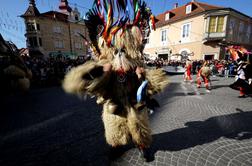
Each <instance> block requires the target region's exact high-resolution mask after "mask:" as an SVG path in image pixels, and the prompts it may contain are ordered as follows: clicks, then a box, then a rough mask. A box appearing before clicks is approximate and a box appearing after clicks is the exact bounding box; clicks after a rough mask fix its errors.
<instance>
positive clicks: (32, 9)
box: [21, 5, 40, 17]
mask: <svg viewBox="0 0 252 166" xmlns="http://www.w3.org/2000/svg"><path fill="white" fill-rule="evenodd" d="M39 15H40V13H39V10H38V9H37V7H36V6H33V5H30V6H29V7H28V9H27V10H26V12H25V13H24V14H23V15H21V17H34V16H39Z"/></svg>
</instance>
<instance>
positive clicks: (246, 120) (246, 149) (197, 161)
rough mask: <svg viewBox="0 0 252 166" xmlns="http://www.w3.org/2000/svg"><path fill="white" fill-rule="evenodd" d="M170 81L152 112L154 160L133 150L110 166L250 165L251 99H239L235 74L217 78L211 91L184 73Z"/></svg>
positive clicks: (251, 151)
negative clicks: (234, 85)
mask: <svg viewBox="0 0 252 166" xmlns="http://www.w3.org/2000/svg"><path fill="white" fill-rule="evenodd" d="M170 79H171V84H170V86H169V87H168V88H167V89H166V91H165V92H164V93H163V94H161V95H159V96H158V98H159V101H160V105H161V107H160V108H159V109H157V110H156V111H155V113H154V114H152V115H151V127H152V131H153V144H152V147H151V154H152V155H153V157H154V160H153V161H152V162H149V163H146V162H144V160H143V159H142V158H141V157H140V155H139V152H138V150H137V149H136V148H134V149H130V150H128V151H127V152H126V153H124V154H123V155H122V156H121V157H120V158H119V159H117V160H115V161H114V162H113V164H112V165H118V166H119V165H120V166H122V165H139V166H142V165H146V166H147V165H158V166H163V165H167V166H171V165H172V166H173V165H174V166H194V165H197V166H203V165H206V166H227V165H229V166H251V165H252V139H251V138H252V98H250V97H249V98H243V99H240V98H237V96H238V95H239V93H238V91H235V90H232V89H230V88H229V87H228V85H229V84H230V83H232V81H233V78H221V77H213V78H212V87H213V88H212V91H211V92H210V93H208V92H206V90H205V88H200V89H197V88H196V86H195V83H193V84H190V83H183V82H181V80H182V76H181V75H177V76H172V77H170ZM194 80H195V78H194Z"/></svg>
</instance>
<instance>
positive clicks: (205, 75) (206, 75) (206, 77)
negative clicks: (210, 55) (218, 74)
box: [197, 61, 211, 91]
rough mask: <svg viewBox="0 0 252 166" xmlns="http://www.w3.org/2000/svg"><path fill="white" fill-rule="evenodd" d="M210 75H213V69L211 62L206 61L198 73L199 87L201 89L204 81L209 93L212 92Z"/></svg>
mask: <svg viewBox="0 0 252 166" xmlns="http://www.w3.org/2000/svg"><path fill="white" fill-rule="evenodd" d="M210 75H211V69H210V66H209V62H208V61H205V62H204V63H203V65H202V67H201V68H200V69H199V71H198V73H197V87H198V88H200V86H201V82H202V81H201V79H202V80H203V82H204V84H205V87H206V89H207V91H210V90H211V85H210Z"/></svg>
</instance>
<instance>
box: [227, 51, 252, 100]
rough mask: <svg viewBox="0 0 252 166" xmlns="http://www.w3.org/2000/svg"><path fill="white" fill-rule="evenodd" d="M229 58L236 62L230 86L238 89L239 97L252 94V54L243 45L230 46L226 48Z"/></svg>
mask: <svg viewBox="0 0 252 166" xmlns="http://www.w3.org/2000/svg"><path fill="white" fill-rule="evenodd" d="M227 51H229V53H230V55H231V58H232V59H233V60H235V61H237V63H238V68H237V75H236V77H235V82H234V83H233V84H231V85H230V88H232V89H235V90H239V91H240V95H239V97H240V98H243V97H246V95H252V64H251V63H252V55H251V53H249V52H248V51H247V50H246V49H245V48H244V47H240V46H230V47H228V48H227Z"/></svg>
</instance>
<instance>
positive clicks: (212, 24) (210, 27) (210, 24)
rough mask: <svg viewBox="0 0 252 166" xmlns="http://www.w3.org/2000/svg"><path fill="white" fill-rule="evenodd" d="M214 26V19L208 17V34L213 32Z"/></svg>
mask: <svg viewBox="0 0 252 166" xmlns="http://www.w3.org/2000/svg"><path fill="white" fill-rule="evenodd" d="M215 24H216V17H210V22H209V32H210V33H213V32H215Z"/></svg>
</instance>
